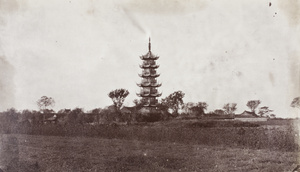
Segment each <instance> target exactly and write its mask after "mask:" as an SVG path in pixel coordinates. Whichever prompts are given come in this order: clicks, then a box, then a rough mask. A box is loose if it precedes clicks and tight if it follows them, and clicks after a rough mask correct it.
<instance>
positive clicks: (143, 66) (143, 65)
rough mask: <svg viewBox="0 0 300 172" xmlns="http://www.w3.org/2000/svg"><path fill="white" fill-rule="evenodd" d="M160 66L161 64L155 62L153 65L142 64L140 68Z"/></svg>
mask: <svg viewBox="0 0 300 172" xmlns="http://www.w3.org/2000/svg"><path fill="white" fill-rule="evenodd" d="M158 67H159V65H157V64H153V65H151V64H142V65H140V68H142V69H144V68H158Z"/></svg>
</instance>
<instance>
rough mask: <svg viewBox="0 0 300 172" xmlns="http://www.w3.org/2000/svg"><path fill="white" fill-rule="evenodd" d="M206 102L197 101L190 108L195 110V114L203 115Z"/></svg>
mask: <svg viewBox="0 0 300 172" xmlns="http://www.w3.org/2000/svg"><path fill="white" fill-rule="evenodd" d="M207 107H208V104H207V103H206V102H198V103H196V105H195V106H193V107H191V110H192V111H194V112H196V114H197V116H199V115H204V114H205V113H204V110H206V109H207Z"/></svg>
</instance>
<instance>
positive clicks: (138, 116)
mask: <svg viewBox="0 0 300 172" xmlns="http://www.w3.org/2000/svg"><path fill="white" fill-rule="evenodd" d="M128 95H129V91H128V90H126V89H123V88H121V89H116V90H112V91H111V92H109V93H108V97H109V98H111V100H112V102H113V105H112V106H109V107H108V108H103V109H102V108H96V109H93V110H90V111H87V112H85V111H84V110H83V109H82V108H75V109H72V110H71V109H61V110H59V111H58V112H55V111H54V110H53V109H52V108H53V107H54V106H55V101H54V99H53V98H52V97H47V96H42V97H41V98H40V99H38V101H37V102H36V104H37V106H38V108H39V110H38V111H35V110H23V111H17V110H16V109H14V108H11V109H8V110H7V111H4V112H1V113H0V121H1V126H2V127H3V126H4V125H6V124H9V125H10V124H12V125H14V124H15V125H17V124H19V123H20V122H23V121H30V123H32V124H36V125H39V124H45V123H53V122H54V123H61V124H74V123H77V124H84V123H95V124H97V123H98V124H99V123H101V122H103V121H106V122H113V121H121V122H127V123H130V122H143V121H144V122H152V121H158V120H166V119H170V118H174V117H178V116H180V115H181V116H194V117H196V118H199V117H203V116H210V115H228V116H233V115H234V114H235V111H236V110H237V103H226V104H224V106H223V107H222V109H216V110H214V111H211V112H206V110H207V107H208V106H209V105H208V104H207V103H206V102H197V103H194V102H188V103H184V101H183V98H184V96H185V93H183V92H182V91H175V92H173V93H171V94H170V95H168V96H167V97H165V98H163V99H161V100H160V101H159V102H158V104H157V111H156V113H152V114H150V116H149V114H147V115H145V114H143V112H141V109H143V107H144V106H143V105H144V104H145V102H143V99H135V100H134V101H133V103H134V106H133V107H125V108H124V106H123V103H124V101H125V99H126V97H127V96H128ZM260 104H261V101H260V100H250V101H248V102H247V104H246V106H247V107H248V108H249V109H250V111H251V112H252V113H253V114H256V110H257V108H258V106H259V105H260ZM291 107H294V108H300V97H296V98H294V99H293V101H292V102H291ZM126 108H127V111H126V110H124V109H126ZM271 112H273V110H271V109H269V107H267V106H262V107H260V108H259V109H258V113H257V114H258V117H273V118H274V117H275V115H274V114H271Z"/></svg>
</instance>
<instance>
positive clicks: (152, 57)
mask: <svg viewBox="0 0 300 172" xmlns="http://www.w3.org/2000/svg"><path fill="white" fill-rule="evenodd" d="M140 58H141V59H142V60H157V59H158V58H159V56H156V55H154V54H153V53H152V52H151V51H148V53H147V54H145V55H142V56H140Z"/></svg>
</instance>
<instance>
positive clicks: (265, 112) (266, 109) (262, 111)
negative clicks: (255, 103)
mask: <svg viewBox="0 0 300 172" xmlns="http://www.w3.org/2000/svg"><path fill="white" fill-rule="evenodd" d="M270 112H273V110H270V109H269V107H267V106H263V107H261V108H259V111H258V114H259V115H260V117H264V116H265V117H269V116H270V115H269V113H270Z"/></svg>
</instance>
